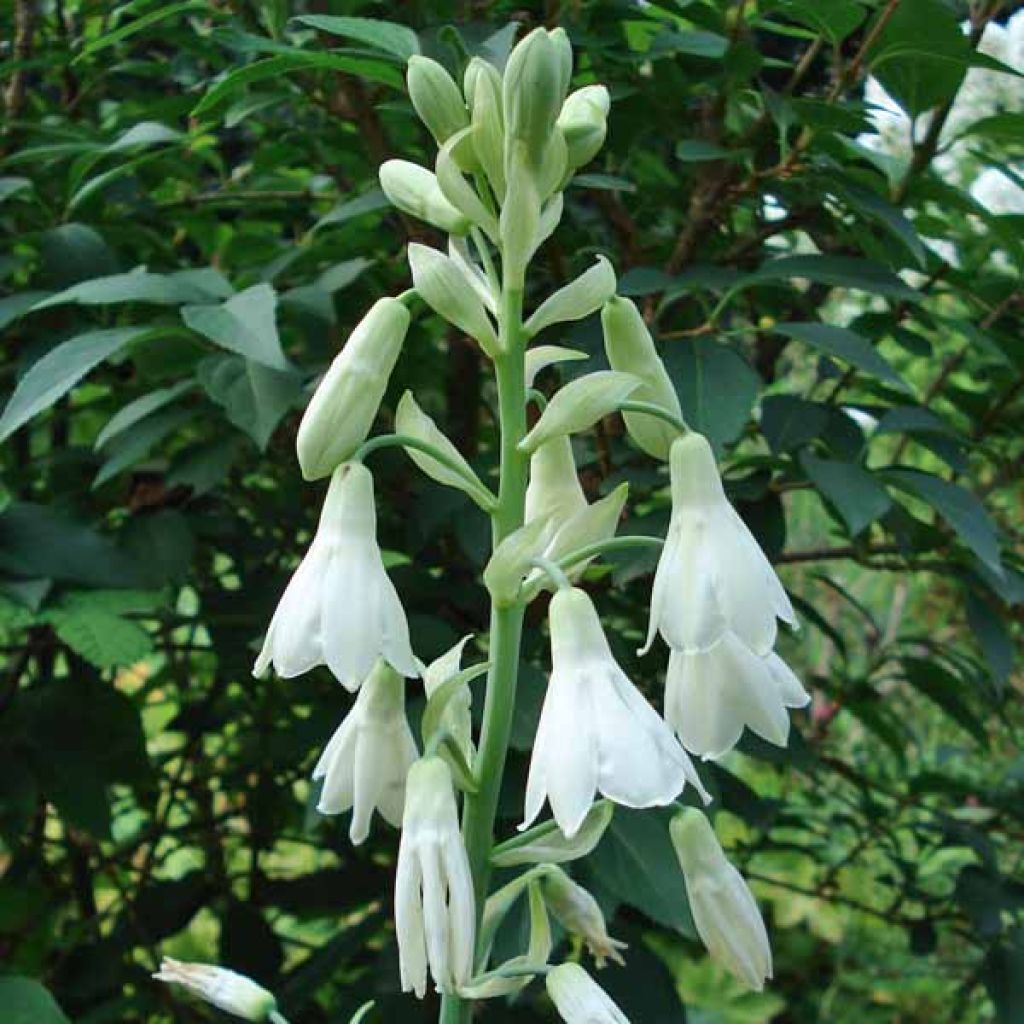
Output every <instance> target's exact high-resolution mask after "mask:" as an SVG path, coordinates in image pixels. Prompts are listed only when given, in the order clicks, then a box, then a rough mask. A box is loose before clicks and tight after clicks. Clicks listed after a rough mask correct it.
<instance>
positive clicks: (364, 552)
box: [253, 462, 419, 690]
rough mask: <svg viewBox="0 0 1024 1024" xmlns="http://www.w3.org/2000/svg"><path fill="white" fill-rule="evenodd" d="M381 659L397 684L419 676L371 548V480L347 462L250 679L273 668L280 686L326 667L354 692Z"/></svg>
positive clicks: (400, 612) (398, 606)
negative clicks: (401, 679)
mask: <svg viewBox="0 0 1024 1024" xmlns="http://www.w3.org/2000/svg"><path fill="white" fill-rule="evenodd" d="M381 657H383V658H384V659H385V660H386V661H387V662H388V664H389V665H391V667H392V668H393V669H395V671H397V672H400V673H401V674H402V675H404V676H417V675H419V669H418V667H417V664H416V658H415V657H414V655H413V653H412V648H411V646H410V644H409V625H408V622H407V621H406V618H405V611H404V609H403V608H402V603H401V601H400V600H399V598H398V593H397V592H396V590H395V587H394V584H393V583H392V582H391V580H390V579H389V578H388V574H387V572H386V571H385V569H384V562H383V560H382V558H381V553H380V548H379V547H378V546H377V513H376V509H375V508H374V504H373V477H372V476H371V475H370V471H369V470H368V469H366V467H365V466H362V465H360V464H359V463H354V462H347V463H345V464H344V465H342V466H339V467H338V469H336V470H335V472H334V474H333V475H332V477H331V484H330V488H329V489H328V491H327V498H326V500H325V501H324V507H323V511H322V512H321V513H320V524H319V526H318V527H317V531H316V536H315V537H314V538H313V543H312V544H311V545H310V547H309V550H308V551H307V552H306V557H305V558H304V559H303V560H302V563H301V564H300V565H299V567H298V569H296V570H295V573H294V575H293V576H292V578H291V580H290V581H289V582H288V586H287V588H286V589H285V592H284V594H283V595H282V597H281V600H280V602H279V603H278V606H277V610H276V611H275V612H274V617H273V618H272V619H271V620H270V626H269V627H268V629H267V635H266V639H265V640H264V641H263V649H262V650H261V651H260V654H259V657H258V658H257V659H256V665H255V667H254V668H253V673H254V674H255V675H257V676H261V675H263V673H264V672H265V671H266V670H267V667H268V666H269V665H270V664H271V663H273V665H274V668H275V669H276V670H277V673H278V675H281V676H283V677H285V678H286V679H287V678H290V677H291V676H297V675H301V674H302V673H303V672H308V671H309V670H310V669H311V668H313V667H315V666H316V665H327V667H328V668H329V669H330V670H331V671H332V672H333V673H334V675H335V677H336V678H337V679H338V681H339V682H340V683H341V684H342V685H343V686H344V687H346V689H349V690H357V689H358V688H359V686H360V685H361V683H362V682H363V680H364V679H365V678H366V677H367V676H368V675H369V674H370V670H371V669H372V668H373V666H374V665H375V664H376V662H377V659H378V658H381Z"/></svg>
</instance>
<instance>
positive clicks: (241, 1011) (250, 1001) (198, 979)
mask: <svg viewBox="0 0 1024 1024" xmlns="http://www.w3.org/2000/svg"><path fill="white" fill-rule="evenodd" d="M153 977H154V978H155V979H156V980H157V981H165V982H168V983H170V984H174V985H181V986H183V987H184V988H186V989H188V991H189V992H191V993H193V994H194V995H196V996H198V997H199V998H200V999H202V1000H204V1001H206V1002H207V1003H209V1004H210V1005H211V1006H216V1007H217V1009H218V1010H223V1011H224V1012H225V1013H231V1014H234V1015H235V1016H236V1017H241V1018H242V1020H250V1021H268V1020H270V1015H271V1014H272V1013H274V1012H275V1011H276V1010H277V1000H276V999H275V998H274V995H273V993H272V992H268V991H267V990H266V989H265V988H263V986H262V985H257V984H256V982H255V981H253V980H252V979H251V978H247V977H246V976H245V975H244V974H238V973H236V972H235V971H229V970H228V969H227V968H226V967H215V966H214V965H213V964H190V963H184V962H183V961H181V960H172V959H171V957H169V956H165V957H164V958H163V960H161V961H160V970H159V971H158V972H157V973H156V974H154V975H153Z"/></svg>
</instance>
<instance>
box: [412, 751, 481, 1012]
mask: <svg viewBox="0 0 1024 1024" xmlns="http://www.w3.org/2000/svg"><path fill="white" fill-rule="evenodd" d="M475 928H476V903H475V899H474V896H473V877H472V875H471V873H470V869H469V859H468V857H467V856H466V848H465V846H463V844H462V836H461V835H460V833H459V816H458V811H457V810H456V807H455V793H454V790H453V789H452V777H451V772H450V771H449V769H448V765H446V764H445V763H444V761H443V760H441V758H439V757H427V758H424V759H423V760H422V761H417V762H416V763H415V764H414V765H413V766H412V768H411V769H410V770H409V778H408V780H407V783H406V801H405V817H404V819H403V821H402V840H401V843H400V845H399V848H398V871H397V874H396V876H395V931H396V933H397V936H398V958H399V969H400V971H401V975H402V991H404V992H408V991H410V990H412V991H415V993H416V995H417V996H418V997H419V998H421V999H422V998H423V995H424V993H425V992H426V990H427V965H428V964H429V966H430V974H431V976H432V977H433V979H434V983H435V984H436V985H437V987H438V989H439V990H440V991H442V992H451V991H454V989H455V988H456V987H457V986H459V985H464V984H465V983H466V982H467V981H468V980H469V978H470V975H471V974H472V973H473V947H474V943H475V941H476V940H475Z"/></svg>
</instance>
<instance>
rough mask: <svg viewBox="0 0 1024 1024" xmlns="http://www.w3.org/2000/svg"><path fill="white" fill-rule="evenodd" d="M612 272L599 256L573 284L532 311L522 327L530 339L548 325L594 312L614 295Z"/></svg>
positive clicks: (580, 317)
mask: <svg viewBox="0 0 1024 1024" xmlns="http://www.w3.org/2000/svg"><path fill="white" fill-rule="evenodd" d="M615 285H616V280H615V271H614V270H613V269H612V265H611V264H610V263H609V262H608V260H606V259H605V258H604V257H603V256H598V257H597V263H596V264H595V265H594V266H593V267H591V268H590V269H589V270H587V271H585V272H584V273H582V274H580V276H579V277H577V278H576V280H575V281H572V282H570V283H569V284H567V285H566V286H565V287H564V288H559V289H558V291H557V292H555V293H554V295H550V296H549V297H548V298H547V299H545V300H544V301H543V302H542V303H541V304H540V306H538V307H537V309H536V310H535V311H534V313H533V315H532V316H531V317H530V319H529V320H527V321H526V323H525V324H524V325H523V326H524V329H525V330H526V333H527V334H529V335H530V336H531V337H533V335H535V334H539V333H540V332H541V331H543V330H544V329H545V328H546V327H550V326H551V325H552V324H559V323H564V322H565V321H567V320H568V321H572V320H582V319H583V318H584V317H586V316H590V314H591V313H595V312H597V310H599V309H600V308H601V307H602V306H603V305H604V304H605V302H607V301H608V299H609V298H611V297H612V296H613V295H614V294H615Z"/></svg>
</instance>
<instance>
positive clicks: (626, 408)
mask: <svg viewBox="0 0 1024 1024" xmlns="http://www.w3.org/2000/svg"><path fill="white" fill-rule="evenodd" d="M619 411H620V412H642V413H643V414H644V415H645V416H654V417H655V418H657V419H659V420H664V421H665V422H666V423H670V424H671V425H672V426H673V427H675V428H676V430H678V431H679V433H680V434H688V433H689V432H690V428H689V427H688V426H687V425H686V420H684V419H683V417H682V416H677V415H676V414H675V413H673V412H669V411H668V409H663V408H662V407H661V406H660V405H655V404H654V403H653V402H623V403H622V404H621V405H619Z"/></svg>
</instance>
